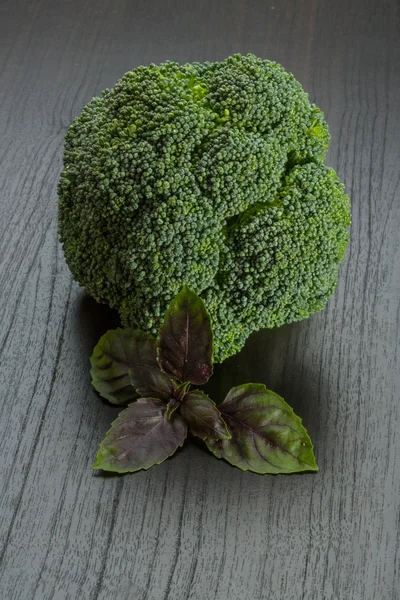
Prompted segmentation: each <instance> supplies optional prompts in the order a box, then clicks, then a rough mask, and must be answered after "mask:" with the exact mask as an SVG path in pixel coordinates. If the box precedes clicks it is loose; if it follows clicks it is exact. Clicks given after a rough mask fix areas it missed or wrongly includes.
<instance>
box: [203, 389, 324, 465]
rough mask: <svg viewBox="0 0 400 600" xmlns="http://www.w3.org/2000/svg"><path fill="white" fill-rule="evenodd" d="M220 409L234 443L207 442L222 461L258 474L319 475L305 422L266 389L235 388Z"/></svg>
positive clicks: (229, 441) (281, 399) (225, 441)
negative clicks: (302, 473) (299, 473)
mask: <svg viewBox="0 0 400 600" xmlns="http://www.w3.org/2000/svg"><path fill="white" fill-rule="evenodd" d="M218 408H219V410H220V411H221V413H222V416H223V418H224V420H225V421H226V423H227V424H228V428H229V431H230V433H231V434H232V438H231V439H230V440H218V441H215V440H206V443H207V446H208V448H209V449H210V450H211V452H213V453H214V454H215V456H217V457H218V458H224V459H225V460H227V461H228V462H230V463H231V464H232V465H235V466H236V467H239V469H242V471H254V472H255V473H275V474H276V473H297V472H300V471H318V467H317V464H316V462H315V457H314V453H313V446H312V443H311V440H310V438H309V436H308V434H307V431H306V430H305V428H304V427H303V425H302V424H301V419H300V418H299V417H297V416H296V415H295V414H294V412H293V410H292V409H291V407H290V406H289V405H288V404H286V402H285V401H284V400H283V398H281V397H280V396H278V394H275V393H274V392H270V391H269V390H267V389H266V387H265V386H264V385H262V384H255V383H249V384H245V385H241V386H239V387H235V388H232V389H231V391H230V392H229V393H228V395H227V397H226V398H225V400H224V401H223V403H222V404H220V405H219V406H218Z"/></svg>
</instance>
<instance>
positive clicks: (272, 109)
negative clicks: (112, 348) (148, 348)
mask: <svg viewBox="0 0 400 600" xmlns="http://www.w3.org/2000/svg"><path fill="white" fill-rule="evenodd" d="M328 145H329V133H328V127H327V124H326V122H325V120H324V117H323V114H322V112H321V111H320V110H319V109H318V108H317V107H316V106H315V105H314V104H311V103H310V102H309V99H308V96H307V94H306V93H305V92H304V91H303V89H302V87H301V85H300V84H299V83H298V82H297V81H296V80H295V79H294V77H293V76H292V75H291V74H289V73H287V72H286V71H285V70H284V69H283V68H282V67H281V66H280V65H278V64H277V63H274V62H270V61H266V60H262V59H260V58H257V57H255V56H253V55H247V56H240V55H234V56H232V57H230V58H228V59H227V60H225V61H223V62H219V63H204V64H199V63H192V64H186V65H178V64H176V63H173V62H166V63H164V64H161V65H149V66H147V67H138V68H137V69H134V70H133V71H131V72H129V73H127V74H126V75H124V77H123V78H122V79H121V80H120V81H118V82H117V84H116V85H115V86H114V87H113V88H112V89H110V90H105V91H104V92H103V93H102V95H101V96H100V97H99V98H95V99H93V100H92V101H91V102H89V104H88V105H87V106H86V107H85V108H84V109H83V111H82V113H81V115H80V116H79V117H78V118H76V119H75V120H74V122H73V123H72V125H71V126H70V128H69V129H68V132H67V135H66V144H65V155H64V171H63V172H62V175H61V179H60V183H59V197H60V203H59V229H60V239H61V241H62V243H63V247H64V252H65V256H66V260H67V263H68V265H69V267H70V269H71V271H72V273H73V276H74V278H75V279H76V280H77V281H78V282H79V283H80V284H81V285H82V286H83V287H84V288H85V290H86V291H87V292H88V293H89V294H91V295H92V296H93V297H94V298H96V300H98V301H99V302H106V303H108V304H109V305H111V306H112V307H115V308H117V309H118V310H119V312H120V314H121V318H122V321H123V323H124V324H126V325H131V326H136V327H140V328H142V329H145V330H149V331H152V332H153V333H157V331H158V328H159V326H160V323H161V321H162V318H163V315H164V312H165V309H166V307H167V305H168V304H169V302H170V300H171V299H172V298H173V297H174V296H175V295H176V294H177V293H178V292H179V290H180V289H181V287H182V285H183V284H185V283H186V284H187V285H189V286H190V287H191V288H192V289H193V290H194V291H196V292H197V293H198V294H199V295H200V296H201V297H202V298H203V299H204V301H205V302H206V304H207V306H208V309H209V311H210V313H211V317H212V321H213V328H214V331H215V337H216V340H215V356H214V359H215V360H216V361H222V360H223V359H225V358H226V357H227V356H230V355H231V354H234V353H235V352H237V351H238V350H240V349H241V347H242V346H243V344H244V342H245V340H246V338H247V337H248V335H249V334H250V333H251V332H253V331H257V330H258V329H260V328H262V327H275V326H278V325H281V324H283V323H288V322H291V321H295V320H299V319H304V318H306V317H308V316H309V315H310V314H312V313H314V312H315V311H317V310H320V309H321V308H323V306H324V304H325V303H326V301H327V300H328V298H329V296H330V295H331V294H332V292H333V290H334V287H335V284H336V280H337V274H338V268H339V264H340V262H341V261H342V259H343V257H344V252H345V248H346V245H347V242H348V232H347V227H348V225H349V222H350V207H349V199H348V197H347V196H346V194H345V191H344V188H343V185H342V184H341V183H340V181H339V179H338V177H337V175H336V174H335V172H334V171H333V170H332V169H329V168H327V167H326V166H325V164H324V163H325V156H326V152H327V148H328Z"/></svg>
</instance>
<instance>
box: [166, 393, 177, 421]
mask: <svg viewBox="0 0 400 600" xmlns="http://www.w3.org/2000/svg"><path fill="white" fill-rule="evenodd" d="M179 406H180V402H179V400H178V399H177V398H171V400H170V401H169V402H168V404H167V419H168V420H169V419H170V418H171V417H172V415H173V414H174V412H175V411H176V409H177V408H178V407H179Z"/></svg>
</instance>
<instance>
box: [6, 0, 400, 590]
mask: <svg viewBox="0 0 400 600" xmlns="http://www.w3.org/2000/svg"><path fill="white" fill-rule="evenodd" d="M399 27H400V13H399V5H398V2H397V1H396V0H386V1H380V0H353V1H349V0H335V1H334V2H333V1H330V0H320V1H318V0H297V1H295V0H267V1H262V0H252V1H251V0H206V1H203V2H201V1H197V2H194V1H192V0H187V1H186V2H184V1H183V0H182V1H178V0H174V1H173V0H171V1H168V0H165V1H161V0H158V1H157V0H146V1H141V0H139V1H132V0H131V1H129V0H116V1H115V0H114V1H112V0H63V1H61V0H40V1H39V0H2V1H1V3H0V69H1V80H0V81H1V83H0V95H1V102H0V111H1V118H0V165H1V166H0V168H1V176H0V187H1V196H0V202H1V219H0V220H1V223H0V233H1V235H0V243H1V255H0V280H1V283H0V303H1V308H2V310H1V328H0V339H1V343H0V352H1V387H0V389H1V405H0V410H1V446H2V451H1V463H2V464H1V470H2V477H1V479H2V490H1V505H0V515H1V517H0V518H1V534H2V537H1V548H2V554H1V567H0V590H1V591H0V597H1V599H4V600H17V599H18V600H30V599H35V600H48V599H53V598H54V599H57V600H62V599H65V600H67V599H69V600H72V599H79V600H80V599H82V600H95V599H96V600H97V599H99V600H100V599H101V600H103V599H104V600H114V599H117V600H125V599H130V600H131V599H132V600H186V599H188V600H189V599H190V600H258V599H263V600H361V599H363V600H398V599H399V598H400V578H399V573H400V552H399V530H398V527H399V518H400V517H399V500H400V477H399V464H400V441H399V440H400V438H399V423H400V420H399V391H400V386H399V382H400V377H399V355H398V348H399V318H400V316H399V310H400V302H399V299H400V275H399V272H400V271H399V262H400V235H399V228H400V202H399V201H400V198H399V181H400V179H399V173H400V167H399V149H400V144H399V139H400V125H399V123H400V77H399V67H400V43H399V40H400V33H399V31H400V30H399ZM248 51H252V52H254V53H255V54H258V55H260V56H262V57H265V58H269V59H272V60H276V61H278V62H280V63H282V64H283V65H284V66H285V67H286V68H287V69H288V70H290V71H292V72H293V73H294V75H295V76H296V77H297V78H298V79H299V80H300V81H301V83H302V84H303V85H304V87H305V88H306V90H307V91H308V92H309V93H310V97H311V99H312V100H313V101H316V102H317V103H318V105H319V106H321V107H322V109H323V110H324V111H325V114H326V118H327V120H328V122H329V125H330V129H331V133H332V138H333V140H332V145H331V149H330V152H329V161H328V162H329V164H330V165H331V166H333V167H334V168H335V169H337V171H338V173H339V174H340V176H341V177H342V179H343V180H344V182H345V184H346V187H347V190H348V192H349V194H350V196H351V199H352V206H353V208H352V212H353V224H352V231H351V245H350V247H349V250H348V252H347V258H346V261H345V263H344V265H343V267H342V268H341V271H340V281H339V285H338V288H337V292H336V294H335V296H334V297H333V298H332V300H331V301H330V302H329V304H328V306H327V307H326V309H325V310H324V311H323V312H321V313H319V314H317V315H315V316H313V317H312V318H310V319H309V320H307V321H304V322H301V323H297V324H293V325H290V326H285V327H282V328H280V329H277V330H271V331H263V332H260V333H258V334H257V335H253V336H252V337H251V338H250V340H249V341H248V344H247V346H246V348H245V350H244V351H243V352H242V353H241V354H240V355H238V356H236V357H234V358H232V359H230V360H229V361H227V362H226V363H225V364H224V365H223V366H221V367H219V368H218V369H217V376H216V377H215V378H214V383H213V385H212V386H211V389H210V392H211V393H212V394H213V396H214V397H215V399H217V400H221V398H222V396H223V394H224V393H225V392H226V391H227V390H228V388H230V387H231V386H232V385H234V384H238V383H243V382H245V381H249V380H252V381H259V382H263V383H265V384H267V386H268V387H270V388H272V389H274V390H275V391H277V392H278V393H281V394H282V395H283V396H284V397H285V398H286V400H287V401H288V402H289V403H290V404H291V405H293V407H294V409H295V411H296V412H297V413H298V414H299V415H300V416H301V417H302V418H303V421H304V424H305V425H306V427H307V428H308V430H309V432H310V435H311V437H312V438H313V440H314V443H315V447H316V455H317V459H318V463H319V466H320V472H319V473H318V474H315V475H303V476H300V475H296V476H291V477H284V476H278V477H272V476H271V477H269V476H264V477H262V476H258V475H255V474H249V473H247V474H246V473H245V474H244V473H242V472H240V471H238V470H235V469H233V468H232V467H230V466H229V465H228V464H226V463H224V462H222V461H218V460H216V459H215V458H214V457H212V456H211V455H209V454H207V453H206V452H204V450H203V449H202V448H201V447H200V446H196V445H191V446H189V447H186V449H185V450H184V451H183V452H180V453H178V455H176V456H175V457H174V458H173V459H171V460H168V461H167V462H165V463H164V464H162V465H161V466H159V467H156V468H154V469H151V470H150V471H148V472H141V473H138V474H136V475H133V476H126V477H101V476H98V475H96V474H95V473H93V472H92V470H91V465H92V463H93V458H94V456H95V453H96V449H97V446H98V444H99V442H100V441H101V440H102V438H103V436H104V433H105V431H106V430H107V429H108V426H109V423H110V422H111V420H112V419H113V418H114V417H115V416H116V413H117V409H116V408H113V407H111V406H108V405H106V404H105V403H103V402H102V401H101V400H100V399H99V398H98V397H97V396H96V394H95V392H94V391H93V389H92V388H91V385H90V380H89V363H88V358H89V356H90V354H91V351H92V348H93V346H94V345H95V343H96V342H97V340H98V338H99V336H100V335H101V334H102V333H103V332H105V331H106V330H107V329H108V328H110V327H111V326H113V325H114V324H115V323H116V322H117V321H116V316H115V315H114V314H113V313H112V312H111V311H110V310H108V309H107V308H105V307H104V306H98V305H96V304H95V302H94V301H92V300H91V299H90V298H88V297H87V296H85V294H84V293H83V292H82V290H81V289H80V288H79V287H78V285H77V284H76V283H74V282H73V281H72V278H71V275H70V273H69V271H68V268H67V267H66V265H65V262H64V258H63V253H62V249H61V247H60V245H59V242H58V235H57V194H56V186H57V180H58V177H59V173H60V169H61V161H62V151H63V136H64V134H65V130H66V128H67V126H68V125H69V124H70V122H71V120H72V119H73V118H74V117H75V116H76V115H78V114H79V112H80V110H81V108H82V107H83V106H84V104H85V103H86V102H87V101H88V100H90V98H92V97H93V96H94V95H97V94H98V93H99V92H100V91H101V90H103V89H104V88H106V87H109V86H112V85H113V84H114V83H115V81H116V80H117V79H118V78H119V77H121V75H122V74H123V73H125V72H126V71H128V70H130V69H132V68H133V67H136V66H137V65H140V64H147V63H149V62H155V63H157V62H161V61H164V60H166V59H172V60H177V61H182V62H187V61H193V60H199V61H203V60H211V61H212V60H218V59H223V58H225V57H226V56H228V55H229V54H232V53H234V52H241V53H246V52H248Z"/></svg>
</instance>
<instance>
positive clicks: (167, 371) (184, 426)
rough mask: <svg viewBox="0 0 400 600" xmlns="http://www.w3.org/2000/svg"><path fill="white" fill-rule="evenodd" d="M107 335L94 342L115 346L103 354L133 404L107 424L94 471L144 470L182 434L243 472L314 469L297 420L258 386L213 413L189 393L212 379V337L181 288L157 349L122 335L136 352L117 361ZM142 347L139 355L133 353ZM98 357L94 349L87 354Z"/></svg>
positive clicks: (114, 340)
mask: <svg viewBox="0 0 400 600" xmlns="http://www.w3.org/2000/svg"><path fill="white" fill-rule="evenodd" d="M117 331H119V332H120V331H121V330H117ZM114 333H115V332H110V331H109V332H108V333H107V334H106V336H103V338H101V340H100V344H101V347H102V348H103V346H104V339H107V340H109V341H111V345H116V348H115V349H114V348H112V347H111V348H109V349H108V350H109V353H110V354H111V355H112V356H113V357H114V358H113V360H114V364H113V369H114V370H116V369H118V361H119V360H121V362H122V364H121V371H123V373H124V375H123V377H124V378H125V376H126V369H127V366H128V375H129V381H130V385H131V387H132V393H134V394H135V393H137V394H138V395H139V396H140V398H139V399H138V400H137V401H136V402H133V403H131V404H129V406H128V408H126V409H125V410H124V411H122V412H121V413H120V415H119V416H118V418H117V419H116V421H114V422H113V423H112V425H111V429H110V430H109V432H108V433H107V434H106V437H105V439H104V440H103V442H102V443H101V444H100V448H99V451H98V454H97V457H96V462H95V464H94V468H95V469H102V470H103V471H115V472H117V473H127V472H133V471H138V470H140V469H148V468H149V467H151V466H152V465H155V464H159V463H160V462H162V461H163V460H165V459H166V458H168V457H169V456H171V455H172V454H173V453H174V452H175V450H176V449H177V448H178V447H179V446H182V445H183V443H184V440H185V438H186V434H187V430H189V432H190V433H191V434H192V435H194V436H197V437H198V438H200V439H201V440H204V441H205V443H206V445H207V446H208V448H209V449H210V450H211V452H213V453H214V454H215V455H216V456H217V457H218V458H225V459H226V460H227V461H228V462H230V463H231V464H233V465H235V466H237V467H239V468H240V469H242V470H243V471H248V470H250V471H254V472H256V473H273V474H277V473H294V472H299V471H306V470H307V471H316V470H318V467H317V465H316V462H315V458H314V453H313V448H312V443H311V440H310V438H309V437H308V435H307V432H306V430H305V429H304V427H303V426H302V424H301V420H300V419H299V417H297V416H296V415H295V414H294V413H293V410H292V409H291V408H290V407H289V406H288V405H287V404H286V402H285V401H284V400H283V398H281V397H280V396H278V395H277V394H274V393H273V392H270V391H269V390H267V389H266V388H265V386H264V385H260V384H254V383H250V384H247V385H242V386H240V387H237V388H233V389H232V390H231V391H230V392H229V393H228V396H227V397H226V398H225V400H224V402H222V404H220V405H219V406H218V407H217V406H216V405H215V403H214V402H213V401H212V400H211V399H210V398H209V397H208V396H207V395H206V394H204V392H202V391H201V390H196V389H195V390H190V384H191V383H197V384H202V383H205V382H206V381H207V380H208V378H209V376H210V374H211V371H212V362H211V356H212V345H213V334H212V329H211V324H210V318H209V315H208V312H207V310H206V307H205V305H204V302H203V301H202V300H201V298H199V297H198V296H197V295H196V294H194V293H193V292H192V291H191V290H190V289H189V288H188V287H187V286H185V287H184V288H183V289H182V291H181V292H180V293H179V294H178V296H177V297H176V298H175V299H174V300H173V301H172V302H171V305H170V307H169V308H168V310H167V313H166V316H165V321H164V325H163V326H162V327H161V330H160V336H159V339H158V341H157V343H156V342H155V340H154V344H149V339H145V338H144V337H143V332H141V331H138V332H136V331H132V330H127V337H132V340H134V341H133V346H134V347H135V348H136V352H134V353H130V354H129V356H124V355H123V354H122V353H121V352H120V339H122V336H121V335H120V333H119V335H115V334H114ZM140 339H141V340H142V344H141V343H140ZM142 345H143V349H144V351H143V352H140V351H141V346H142ZM156 345H157V349H156V350H154V349H155V347H156ZM149 347H151V348H152V350H151V352H150V353H149V352H148V349H149ZM98 354H99V349H98V348H97V347H96V348H95V350H94V355H95V356H97V355H98ZM140 354H141V355H142V357H143V361H148V362H151V361H152V360H153V359H154V356H155V355H156V356H157V361H158V366H154V365H149V364H142V365H141V364H137V362H136V360H137V357H138V356H139V355H140ZM131 359H132V365H130V364H129V363H130V362H131ZM133 363H135V364H133ZM99 368H101V365H99V364H98V363H96V362H95V363H94V366H93V367H92V371H91V373H92V383H93V385H94V387H95V388H96V389H97V390H98V391H99V392H100V394H102V395H104V387H103V385H102V384H100V385H99V381H100V382H101V380H100V379H99V377H98V370H99ZM161 369H162V370H161ZM177 380H180V381H181V382H182V383H180V384H178V381H177Z"/></svg>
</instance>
